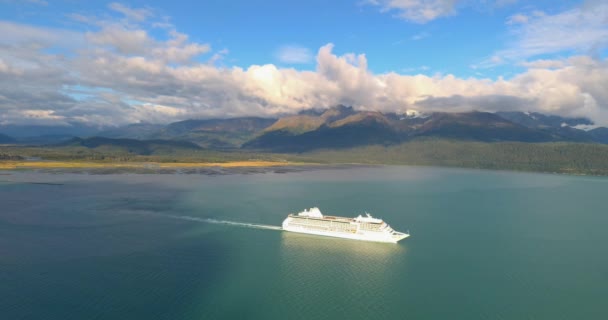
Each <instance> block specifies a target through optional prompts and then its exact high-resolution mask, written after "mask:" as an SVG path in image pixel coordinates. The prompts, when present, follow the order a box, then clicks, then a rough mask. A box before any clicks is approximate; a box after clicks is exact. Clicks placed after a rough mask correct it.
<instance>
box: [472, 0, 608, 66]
mask: <svg viewBox="0 0 608 320" xmlns="http://www.w3.org/2000/svg"><path fill="white" fill-rule="evenodd" d="M524 17H525V19H524ZM524 20H525V21H524ZM509 22H511V25H512V30H511V34H512V36H513V41H512V42H511V43H510V45H509V46H508V47H507V48H505V49H503V50H500V51H498V52H496V53H495V54H494V56H497V57H500V62H501V63H505V62H521V61H522V60H527V59H529V58H533V57H538V56H541V55H547V54H558V53H570V52H577V53H579V54H580V53H582V54H594V53H595V51H597V50H600V49H602V48H606V47H607V46H608V3H607V2H603V1H595V2H587V3H586V5H583V6H581V7H576V8H572V9H569V10H567V11H563V12H560V13H556V14H547V13H544V12H541V11H535V12H532V14H531V15H527V16H524V15H522V14H520V15H515V16H511V17H510V18H509V19H508V20H507V23H509ZM524 22H525V23H524ZM480 65H484V66H487V67H492V66H495V65H496V64H494V63H492V62H491V61H484V62H482V63H480Z"/></svg>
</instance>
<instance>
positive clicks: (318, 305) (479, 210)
mask: <svg viewBox="0 0 608 320" xmlns="http://www.w3.org/2000/svg"><path fill="white" fill-rule="evenodd" d="M33 182H45V183H53V184H35V183H33ZM607 196H608V179H606V178H595V177H572V176H562V175H547V174H530V173H513V172H493V171H476V170H460V169H441V168H425V167H382V168H351V169H332V170H318V171H309V172H297V173H286V174H278V173H267V174H252V175H229V176H203V175H107V176H94V175H69V174H44V173H23V172H21V173H12V174H11V175H6V176H5V175H2V176H0V297H1V298H0V314H2V317H1V318H2V319H446V318H453V319H606V318H608V304H606V303H605V301H606V297H607V296H608V248H607V246H608V232H607V229H608V210H607V209H608V204H607V199H608V197H607ZM311 206H318V207H320V208H321V210H322V211H323V212H325V213H328V214H335V215H345V216H353V215H355V214H359V213H362V212H363V211H368V212H371V213H373V214H374V215H375V216H378V217H381V218H383V219H385V220H386V221H387V222H388V223H390V224H391V226H392V227H393V228H394V229H396V230H399V231H407V230H409V231H410V232H411V234H412V237H411V238H408V239H406V240H404V241H402V242H400V243H399V244H397V245H393V244H381V243H366V242H357V241H352V240H343V239H334V238H324V237H317V236H310V235H300V234H293V233H284V232H281V231H276V230H265V229H255V228H248V227H244V226H235V225H224V224H213V223H206V222H203V221H201V220H204V219H216V220H229V221H237V222H247V223H256V224H268V225H280V223H281V222H282V220H283V219H284V217H285V216H286V215H287V213H289V212H294V211H299V210H301V209H304V208H307V207H311Z"/></svg>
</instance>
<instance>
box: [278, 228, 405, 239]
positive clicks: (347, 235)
mask: <svg viewBox="0 0 608 320" xmlns="http://www.w3.org/2000/svg"><path fill="white" fill-rule="evenodd" d="M283 230H284V231H289V232H297V233H305V234H313V235H317V236H325V237H333V238H343V239H351V240H359V241H371V242H384V243H397V242H399V241H400V240H403V239H405V238H407V237H409V234H405V233H399V234H398V235H391V236H386V235H385V234H377V235H376V234H371V233H346V232H333V231H319V230H310V229H306V228H299V227H292V226H286V225H284V226H283Z"/></svg>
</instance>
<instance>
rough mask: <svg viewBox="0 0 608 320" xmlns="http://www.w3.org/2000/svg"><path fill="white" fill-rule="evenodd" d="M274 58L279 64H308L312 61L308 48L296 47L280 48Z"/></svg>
mask: <svg viewBox="0 0 608 320" xmlns="http://www.w3.org/2000/svg"><path fill="white" fill-rule="evenodd" d="M275 56H276V58H277V59H279V61H280V62H283V63H290V64H303V63H310V62H311V61H312V59H313V55H312V53H311V52H310V50H309V49H308V48H305V47H301V46H296V45H288V46H282V47H280V48H279V49H278V50H277V52H276V53H275Z"/></svg>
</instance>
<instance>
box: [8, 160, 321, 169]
mask: <svg viewBox="0 0 608 320" xmlns="http://www.w3.org/2000/svg"><path fill="white" fill-rule="evenodd" d="M294 165H304V163H299V162H278V161H232V162H180V163H163V162H64V161H0V170H12V169H39V168H40V169H42V168H197V167H224V168H234V167H276V166H294ZM307 165H310V163H307Z"/></svg>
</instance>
